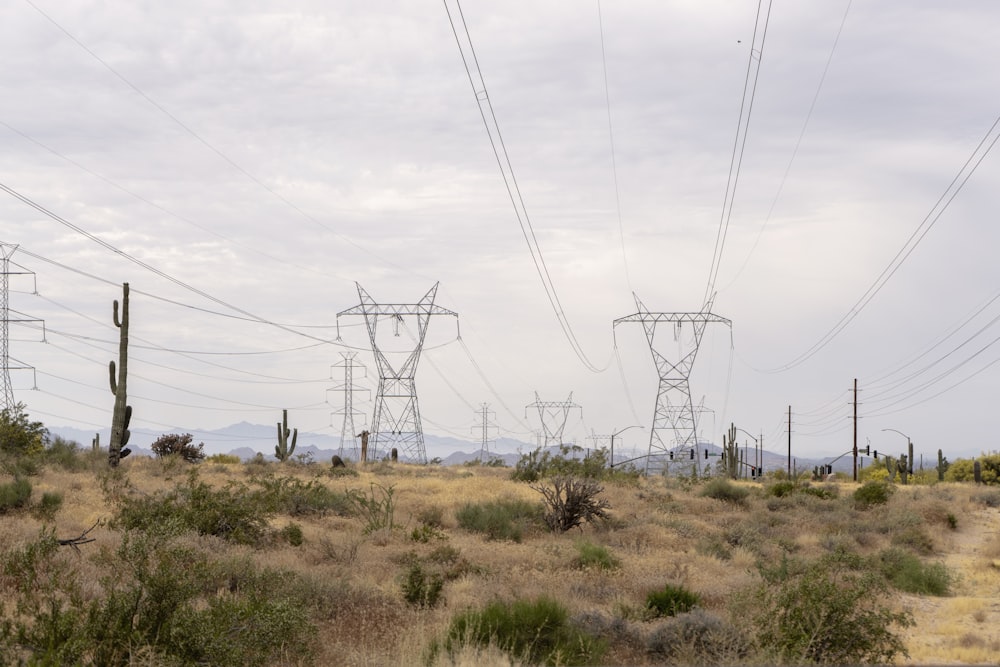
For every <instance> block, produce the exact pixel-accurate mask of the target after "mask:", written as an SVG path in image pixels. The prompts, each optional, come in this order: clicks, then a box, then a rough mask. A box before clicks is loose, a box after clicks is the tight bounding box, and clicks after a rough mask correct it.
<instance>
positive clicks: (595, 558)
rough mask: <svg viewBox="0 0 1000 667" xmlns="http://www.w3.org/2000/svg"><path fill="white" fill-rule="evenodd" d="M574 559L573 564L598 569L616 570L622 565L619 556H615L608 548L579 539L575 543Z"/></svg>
mask: <svg viewBox="0 0 1000 667" xmlns="http://www.w3.org/2000/svg"><path fill="white" fill-rule="evenodd" d="M576 553H577V555H576V559H575V560H574V563H573V564H574V565H575V566H576V567H579V568H583V569H586V568H594V569H598V570H617V569H618V568H620V567H621V566H622V562H621V559H620V558H617V557H615V556H614V555H613V554H612V553H611V552H610V551H608V548H607V547H605V546H603V545H600V544H594V543H593V542H588V541H587V540H581V541H579V542H577V543H576Z"/></svg>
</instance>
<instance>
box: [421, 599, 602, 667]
mask: <svg viewBox="0 0 1000 667" xmlns="http://www.w3.org/2000/svg"><path fill="white" fill-rule="evenodd" d="M466 644H472V645H474V646H481V647H488V646H496V647H497V648H499V649H500V650H502V651H504V652H505V653H507V654H508V655H510V656H511V658H512V659H514V660H521V661H524V662H525V663H527V664H531V665H597V664H600V660H601V656H602V655H604V652H605V650H606V645H605V643H604V642H603V641H601V640H599V639H595V638H594V637H592V636H590V635H588V634H586V633H584V632H583V631H581V630H579V629H577V628H575V627H573V626H572V625H571V624H570V622H569V614H568V612H567V611H566V608H565V607H563V606H562V605H561V604H560V603H558V602H556V601H555V600H553V599H551V598H547V597H539V598H537V599H534V600H515V601H514V602H510V603H507V602H494V603H492V604H489V605H487V606H486V607H484V608H483V609H481V610H472V611H466V612H462V613H460V614H458V615H457V616H455V617H454V618H452V621H451V626H450V627H449V629H448V633H447V636H446V637H445V639H444V641H443V642H435V643H434V644H432V645H431V648H430V656H431V659H433V658H434V657H435V656H436V655H437V654H438V653H440V652H441V650H442V649H443V650H444V651H446V652H448V653H454V652H455V651H456V650H457V649H458V648H460V647H461V646H463V645H466Z"/></svg>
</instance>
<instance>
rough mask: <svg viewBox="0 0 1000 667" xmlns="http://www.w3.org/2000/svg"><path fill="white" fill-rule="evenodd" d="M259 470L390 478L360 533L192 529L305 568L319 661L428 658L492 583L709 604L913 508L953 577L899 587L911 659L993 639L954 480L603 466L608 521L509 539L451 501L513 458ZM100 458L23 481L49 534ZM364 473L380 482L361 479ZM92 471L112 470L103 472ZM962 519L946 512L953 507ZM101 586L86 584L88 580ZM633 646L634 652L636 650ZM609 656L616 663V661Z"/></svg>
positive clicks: (82, 525) (480, 487)
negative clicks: (419, 568)
mask: <svg viewBox="0 0 1000 667" xmlns="http://www.w3.org/2000/svg"><path fill="white" fill-rule="evenodd" d="M123 469H124V470H123V473H124V479H125V480H127V483H126V482H125V481H119V482H118V484H117V492H118V493H122V494H141V495H151V494H155V493H157V492H161V491H164V490H167V489H171V488H173V487H174V486H175V485H177V484H178V483H180V482H183V480H184V479H185V476H186V475H187V473H188V470H189V466H187V465H186V464H177V463H176V462H163V461H157V460H149V459H135V460H126V462H125V463H124V464H123ZM260 469H261V468H259V466H252V465H220V464H205V465H202V466H200V467H199V479H200V480H202V481H204V482H207V483H209V484H210V485H212V486H215V487H221V486H224V485H226V484H227V483H230V482H246V481H247V479H248V475H250V474H252V472H253V471H254V470H258V471H259V470H260ZM267 470H269V471H270V472H272V473H274V474H277V475H282V476H285V475H287V476H294V477H297V478H299V479H301V480H303V481H310V480H315V481H318V482H319V483H321V484H323V485H325V486H327V487H328V488H330V489H331V490H334V491H341V492H343V491H346V490H348V489H354V490H359V491H361V492H367V491H369V490H370V489H372V488H378V487H381V488H384V489H389V488H391V489H392V490H393V498H394V500H395V502H396V509H395V521H396V523H397V524H398V526H397V527H396V528H395V529H393V530H391V531H382V532H379V533H375V534H368V535H366V534H364V532H363V528H364V524H363V522H362V521H361V519H359V518H357V517H343V516H337V515H332V514H327V515H325V516H316V515H314V516H304V517H288V516H282V515H279V516H276V517H275V518H274V519H273V521H272V526H273V527H274V528H276V529H280V528H282V527H284V526H286V525H288V524H289V523H292V522H294V523H296V524H298V525H299V526H301V529H302V533H303V537H304V543H303V544H302V545H301V546H299V547H293V546H291V545H289V544H287V543H284V542H281V541H279V540H274V541H272V542H270V543H268V544H267V545H266V546H262V547H259V548H249V547H243V546H234V545H230V544H227V543H225V542H223V541H222V540H219V539H217V538H212V537H194V536H192V537H190V538H186V539H188V540H189V545H190V546H192V547H194V548H197V549H200V550H203V551H205V552H206V553H211V554H213V555H215V556H218V557H220V558H224V557H225V558H230V557H231V558H235V557H238V556H245V557H249V558H251V559H253V560H254V561H255V562H256V563H257V564H258V565H260V566H262V567H268V568H277V569H282V570H290V571H293V572H296V573H298V574H299V575H301V576H302V577H306V578H308V579H309V581H311V582H315V584H316V586H317V587H320V588H321V589H322V590H324V591H327V589H329V592H328V594H329V595H330V596H334V597H335V598H336V604H334V605H333V606H332V608H333V611H332V612H330V615H329V617H327V618H322V619H319V620H318V621H317V627H318V644H319V653H318V655H317V657H316V664H322V665H349V666H365V667H367V666H375V665H389V666H394V665H400V666H401V665H412V664H417V663H419V662H420V661H421V660H422V656H423V655H424V653H425V651H426V649H427V647H428V645H429V643H430V642H431V641H432V640H433V639H434V638H438V637H441V636H443V634H444V633H445V632H446V630H447V628H448V625H449V623H450V620H451V618H452V616H453V615H454V614H455V613H456V612H458V611H461V610H464V609H469V608H475V607H480V606H482V605H484V604H486V603H488V602H491V601H495V600H513V599H516V598H531V597H536V596H538V595H541V594H545V595H548V596H551V597H554V598H556V599H558V600H560V601H561V602H562V603H564V604H565V605H566V606H567V607H568V608H569V610H570V612H571V613H580V612H592V611H600V612H601V613H603V614H605V615H607V616H616V615H617V616H624V617H626V618H631V619H633V620H636V619H637V618H638V617H639V616H641V610H642V608H643V605H644V604H645V596H646V595H647V593H649V592H650V591H651V590H653V589H655V588H659V587H662V586H663V585H664V584H666V583H674V584H682V585H684V586H685V587H687V588H689V589H690V590H693V591H696V592H697V593H699V594H700V596H701V598H702V604H703V606H704V607H706V608H707V609H708V610H709V611H712V612H714V613H716V614H718V615H720V616H725V615H726V613H727V604H728V602H729V601H730V599H731V597H732V595H733V594H734V593H736V592H738V591H740V590H742V589H745V588H746V587H748V586H750V585H752V584H753V583H755V582H756V581H758V580H759V575H758V574H757V571H756V568H757V565H758V563H761V562H763V563H766V564H769V565H773V564H775V563H777V562H779V561H780V558H781V557H782V555H783V554H792V555H794V556H798V557H806V558H811V557H818V556H819V555H821V554H823V553H827V552H829V551H830V550H831V549H834V548H837V547H838V545H840V546H847V547H849V548H851V549H852V550H855V551H858V552H860V553H865V554H871V553H875V552H877V551H878V550H880V549H882V548H885V547H886V546H888V544H889V540H890V536H889V534H888V533H889V532H891V530H892V526H893V525H898V524H903V523H907V522H912V523H914V525H916V526H917V527H918V528H919V529H921V530H924V531H925V532H926V533H927V534H928V535H929V536H930V538H931V540H932V541H933V544H934V549H935V552H934V553H933V554H932V555H931V556H930V557H929V560H941V561H943V562H944V563H945V564H946V565H947V566H948V568H949V569H950V570H951V571H952V572H953V573H955V574H956V576H957V579H956V584H955V587H954V595H953V596H952V597H946V598H929V597H920V596H912V595H904V594H897V595H896V604H897V606H898V608H906V609H910V610H911V611H912V612H913V614H914V618H915V620H916V622H917V625H916V627H914V628H911V629H908V630H906V631H905V637H906V644H907V647H908V649H909V652H910V658H909V659H908V660H906V661H905V662H906V663H907V664H942V663H948V664H957V663H962V664H994V663H995V662H996V655H997V651H998V649H1000V631H998V630H997V628H1000V602H998V601H1000V533H998V529H1000V510H997V509H990V508H986V507H984V506H983V505H982V504H980V503H976V502H975V501H974V500H973V499H972V496H973V495H974V493H975V489H974V488H973V487H970V486H961V485H956V484H940V485H936V486H934V487H908V488H900V489H899V492H898V493H896V494H895V495H894V496H893V498H892V499H891V500H890V502H889V504H888V505H887V506H885V507H883V508H878V509H873V510H870V511H868V512H866V513H865V514H864V515H863V516H862V518H861V519H860V521H859V520H858V517H857V515H855V514H852V510H851V509H850V494H851V493H853V491H854V489H855V488H857V487H856V485H853V484H849V483H843V484H840V488H839V493H840V497H839V498H838V499H837V500H834V501H824V500H820V499H818V498H813V497H805V496H802V497H797V498H796V499H792V500H787V499H783V498H782V499H776V498H770V497H767V496H765V494H763V493H762V492H761V491H760V487H759V485H753V484H747V485H746V486H747V488H750V489H752V493H751V496H750V498H749V499H748V501H747V502H746V503H745V504H744V505H743V506H739V505H733V504H728V503H724V502H720V501H717V500H713V499H711V498H706V497H703V496H701V495H699V494H698V493H697V489H694V490H690V489H687V488H685V487H684V486H683V485H681V484H679V483H678V482H677V481H675V480H665V479H663V478H649V479H645V478H644V479H640V480H638V481H636V482H635V483H633V484H606V485H605V490H604V492H603V494H602V495H603V497H604V498H606V499H607V500H608V501H609V502H610V504H611V507H612V510H611V514H612V521H611V522H609V524H607V525H604V526H590V525H587V526H584V527H583V528H582V529H580V530H573V531H570V532H568V533H566V534H552V533H549V532H546V531H544V530H541V529H538V530H534V531H531V532H529V533H528V534H526V535H525V536H524V539H523V541H521V542H520V543H515V542H495V541H488V540H486V539H484V537H483V536H482V535H479V534H476V533H472V532H468V531H465V530H463V529H461V528H460V527H459V526H458V522H457V520H456V518H455V513H456V511H457V510H458V509H459V508H460V507H461V506H462V505H463V504H466V503H470V502H482V501H489V500H497V499H500V498H517V499H523V500H528V501H531V502H538V501H539V500H540V496H539V494H538V493H537V492H536V491H534V490H532V489H531V488H530V486H529V485H527V484H523V483H515V482H513V481H511V480H510V478H509V475H510V470H509V469H501V468H490V467H453V468H441V467H419V466H408V465H402V464H400V465H391V466H389V465H385V464H378V465H374V466H371V467H368V468H362V469H360V470H359V474H358V475H356V476H342V477H333V476H330V475H329V474H327V472H326V469H325V468H324V467H323V466H319V465H310V466H303V465H282V466H278V465H271V466H269V467H268V468H267ZM98 477H99V474H98V473H96V472H95V471H93V470H91V471H85V472H76V473H71V472H65V471H61V470H48V469H47V470H45V471H43V472H42V474H41V475H40V476H38V477H36V478H32V484H33V485H34V488H35V490H36V494H37V496H40V495H41V493H42V492H43V491H58V492H60V493H62V494H63V506H62V509H61V510H60V511H59V512H58V514H57V515H56V519H55V522H54V524H53V527H54V530H55V531H56V534H57V535H58V536H59V537H70V536H75V535H78V534H80V533H81V532H83V531H84V530H87V529H88V528H90V527H91V526H93V525H94V524H95V523H98V522H100V520H102V519H107V518H109V517H110V516H111V511H110V509H109V508H108V506H107V504H106V501H105V497H104V492H102V489H101V484H100V483H99V481H98ZM373 485H376V486H374V487H373ZM104 486H105V487H106V488H107V487H109V486H114V484H110V483H108V482H107V481H106V482H105V484H104ZM949 514H954V515H955V516H957V517H958V527H957V529H956V530H951V529H950V528H949V527H948V526H947V521H948V515H949ZM427 516H440V519H441V525H440V528H438V529H437V530H438V532H439V535H438V536H436V537H432V538H431V539H430V540H429V541H428V542H426V543H423V542H418V541H414V540H413V539H411V536H410V534H411V531H412V530H413V529H414V528H417V527H418V526H419V525H420V523H421V517H427ZM40 528H41V523H40V521H39V519H37V518H35V517H34V516H32V515H31V514H30V513H26V512H20V513H14V514H7V515H0V548H6V547H7V546H9V545H16V544H19V543H23V542H25V541H27V540H30V539H32V538H33V537H35V536H37V534H38V532H39V530H40ZM91 536H93V537H95V538H96V540H97V541H96V542H95V543H94V544H90V545H84V546H83V547H82V549H83V551H84V555H83V556H81V564H82V566H83V567H85V568H88V572H89V573H90V574H92V575H93V580H95V581H96V580H97V579H98V578H99V577H98V574H99V567H100V566H99V565H98V564H97V563H96V562H94V559H93V558H92V556H93V555H94V554H95V553H96V552H97V551H98V550H99V549H113V548H114V546H115V545H117V543H118V540H119V537H118V534H117V533H116V532H114V531H112V530H110V529H108V528H106V527H104V526H102V525H98V527H97V528H95V529H94V531H93V532H92V533H91ZM581 540H586V541H589V542H592V543H594V544H598V545H602V546H604V547H606V548H607V549H608V550H609V551H610V552H611V553H612V554H613V555H614V556H615V557H616V558H618V559H619V560H620V562H621V567H620V568H619V569H617V570H611V571H604V570H599V569H587V570H581V569H579V568H578V567H577V566H576V565H575V564H574V559H575V558H576V556H577V553H578V552H577V543H578V542H579V541H581ZM445 546H446V547H448V548H450V549H451V550H453V552H454V553H455V554H457V556H458V558H459V559H460V562H461V563H462V564H463V568H462V569H461V570H460V571H459V572H458V574H457V575H456V576H455V578H453V579H450V580H449V581H448V582H447V583H446V585H445V587H444V597H445V603H444V604H443V605H440V606H438V607H436V608H434V609H416V608H413V607H410V606H408V605H406V604H405V602H404V601H403V600H402V596H401V588H400V582H401V578H402V576H403V574H404V572H405V571H406V567H407V564H408V563H409V562H411V560H412V558H413V556H414V555H415V556H416V557H418V558H421V559H425V560H424V562H428V561H427V559H428V557H429V556H430V555H431V554H432V553H434V552H435V550H436V549H440V548H442V547H445ZM95 593H96V592H95ZM453 658H454V662H447V663H446V662H444V661H443V659H439V660H438V662H437V663H436V664H440V665H444V664H454V665H487V666H489V665H509V664H511V662H510V659H509V658H507V657H506V656H504V655H503V654H502V653H500V652H499V651H497V650H495V649H481V648H477V647H474V646H467V647H464V648H463V649H462V650H460V651H459V652H458V653H457V654H455V656H454V657H453ZM608 659H609V660H612V661H625V662H629V663H630V664H651V663H649V662H648V659H647V658H646V657H645V655H644V654H643V653H642V652H641V651H631V652H630V651H629V650H627V649H618V652H617V653H615V652H612V654H610V655H609V656H608ZM643 661H646V662H645V663H643ZM610 664H615V663H614V662H612V663H610Z"/></svg>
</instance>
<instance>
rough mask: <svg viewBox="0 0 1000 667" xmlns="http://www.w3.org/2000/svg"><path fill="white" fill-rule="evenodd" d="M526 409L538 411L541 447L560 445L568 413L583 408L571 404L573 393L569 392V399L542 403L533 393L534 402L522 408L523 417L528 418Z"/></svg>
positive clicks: (536, 394) (581, 412) (536, 393)
mask: <svg viewBox="0 0 1000 667" xmlns="http://www.w3.org/2000/svg"><path fill="white" fill-rule="evenodd" d="M528 408H537V409H538V420H539V421H540V422H541V423H542V434H543V436H544V440H545V441H544V442H543V443H542V445H543V446H544V447H548V446H550V445H561V444H563V442H562V436H563V431H564V430H565V429H566V420H567V419H569V412H570V410H573V409H575V408H579V409H580V414H583V408H582V407H580V406H579V405H577V404H576V403H574V402H573V392H569V397H568V398H567V399H566V400H565V401H543V400H542V399H541V398H539V397H538V392H537V391H536V392H535V402H534V403H530V404H528V405H526V406H525V407H524V416H525V418H527V417H528Z"/></svg>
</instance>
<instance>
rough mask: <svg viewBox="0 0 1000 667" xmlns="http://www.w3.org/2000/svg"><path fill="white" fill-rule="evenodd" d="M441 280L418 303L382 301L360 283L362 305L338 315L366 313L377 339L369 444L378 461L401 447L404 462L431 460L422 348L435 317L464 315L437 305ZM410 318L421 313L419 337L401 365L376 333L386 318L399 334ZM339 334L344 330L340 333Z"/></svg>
mask: <svg viewBox="0 0 1000 667" xmlns="http://www.w3.org/2000/svg"><path fill="white" fill-rule="evenodd" d="M438 284H439V283H434V286H433V287H432V288H431V289H430V291H428V292H427V294H425V295H424V297H423V298H422V299H420V301H418V302H417V303H388V304H386V303H376V302H375V300H374V299H373V298H372V297H371V296H369V294H368V292H366V291H365V290H364V288H362V287H361V285H360V284H358V283H355V285H357V288H358V297H359V298H360V299H361V303H360V305H357V306H354V307H353V308H348V309H347V310H343V311H341V312H339V313H337V321H338V323H339V322H340V317H341V316H342V315H361V316H363V317H364V318H365V325H366V326H367V328H368V339H369V341H370V342H371V347H372V354H374V355H375V365H376V366H377V367H378V374H379V379H378V392H377V393H376V396H375V413H374V416H373V417H372V424H371V426H372V440H371V442H370V444H369V448H370V449H369V456H370V457H372V458H375V459H377V458H378V457H379V456H380V455H381V456H385V455H386V454H387V453H388V452H389V451H390V450H391V449H393V448H395V449H396V450H397V452H398V453H399V455H400V457H401V458H402V460H404V461H409V462H411V463H427V450H426V448H425V447H424V431H423V426H422V425H421V423H420V408H419V406H418V405H417V388H416V384H415V377H416V374H417V362H419V361H420V352H421V350H423V347H424V338H425V336H426V335H427V325H428V324H429V323H430V319H431V317H432V316H434V315H451V316H453V317H455V318H456V320H457V318H458V313H456V312H454V311H452V310H448V309H446V308H442V307H441V306H437V305H435V304H434V298H435V296H436V295H437V289H438ZM404 317H415V318H416V321H417V335H416V336H415V341H414V346H413V348H412V349H411V350H409V351H407V352H403V353H398V352H397V353H393V355H394V358H395V357H396V356H402V357H403V363H402V364H400V365H399V366H398V368H397V366H396V365H394V364H393V363H392V362H391V361H390V360H389V357H388V356H387V354H386V353H385V352H384V351H383V350H382V349H381V348H380V347H379V344H378V339H377V338H376V333H377V331H378V325H379V321H380V320H385V319H386V318H388V319H389V320H390V321H392V323H393V327H394V332H395V333H396V335H397V336H398V334H399V325H400V324H401V323H403V321H404V320H403V318H404ZM338 328H339V326H338ZM338 338H339V332H338Z"/></svg>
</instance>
